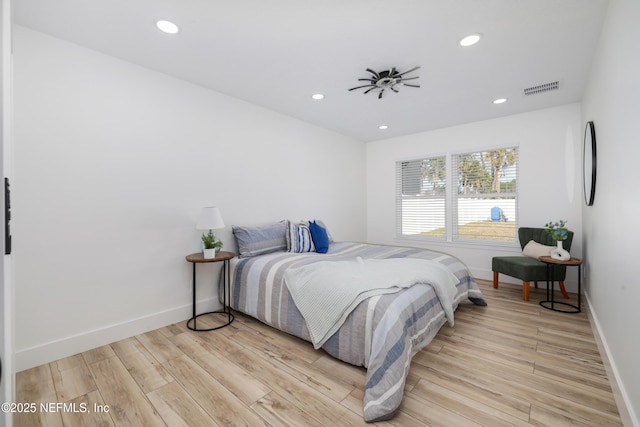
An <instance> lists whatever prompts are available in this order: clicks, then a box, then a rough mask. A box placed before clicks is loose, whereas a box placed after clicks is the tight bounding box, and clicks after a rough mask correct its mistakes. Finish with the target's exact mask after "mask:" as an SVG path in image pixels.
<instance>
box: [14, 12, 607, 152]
mask: <svg viewBox="0 0 640 427" xmlns="http://www.w3.org/2000/svg"><path fill="white" fill-rule="evenodd" d="M606 7H607V0H393V1H389V0H385V1H381V0H316V1H310V0H233V1H219V0H102V1H99V0H55V1H53V0H19V1H14V2H13V8H14V22H16V23H17V24H19V25H23V26H26V27H30V28H32V29H35V30H38V31H41V32H43V33H47V34H50V35H53V36H55V37H59V38H61V39H65V40H68V41H71V42H73V43H76V44H79V45H82V46H85V47H88V48H91V49H95V50H97V51H100V52H104V53H106V54H109V55H112V56H115V57H118V58H122V59H124V60H127V61H130V62H133V63H136V64H139V65H142V66H145V67H148V68H152V69H154V70H158V71H160V72H163V73H166V74H169V75H172V76H175V77H178V78H181V79H184V80H187V81H189V82H192V83H195V84H198V85H201V86H204V87H207V88H210V89H213V90H215V91H218V92H221V93H224V94H227V95H230V96H233V97H236V98H240V99H243V100H246V101H248V102H251V103H254V104H257V105H261V106H263V107H266V108H269V109H272V110H275V111H278V112H281V113H283V114H287V115H289V116H293V117H296V118H298V119H300V120H303V121H306V122H309V123H313V124H316V125H318V126H321V127H324V128H327V129H331V130H334V131H336V132H339V133H341V134H344V135H348V136H351V137H353V138H356V139H359V140H362V141H375V140H379V139H384V138H389V137H394V136H399V135H405V134H411V133H416V132H421V131H425V130H430V129H437V128H442V127H447V126H452V125H457V124H461V123H468V122H473V121H478V120H485V119H489V118H493V117H499V116H504V115H510V114H516V113H521V112H526V111H532V110H536V109H540V108H546V107H551V106H555V105H562V104H566V103H571V102H578V101H580V100H581V98H582V91H583V89H584V87H585V84H586V80H587V78H588V74H589V68H590V64H591V60H592V57H593V52H594V48H595V45H596V42H597V39H598V36H599V34H600V29H601V27H602V21H603V18H604V14H605V12H606ZM159 19H167V20H171V21H173V22H175V23H176V24H178V26H179V27H180V29H181V31H180V32H179V33H178V34H177V35H168V34H164V33H161V32H160V31H159V30H157V29H156V27H155V22H156V21H157V20H159ZM471 33H481V34H482V35H483V38H482V39H481V41H480V42H479V43H478V44H477V45H475V46H473V47H469V48H462V47H460V46H458V44H457V42H458V41H459V40H460V39H461V38H462V37H463V36H465V35H468V34H471ZM414 66H420V67H421V68H420V69H419V70H418V71H416V72H413V73H411V74H410V76H415V75H418V76H420V78H419V79H418V80H414V81H413V82H416V81H417V82H419V84H420V85H421V87H420V88H419V89H416V88H410V87H402V88H401V89H400V93H392V92H388V91H387V92H386V93H385V95H384V97H383V98H382V99H378V96H377V93H374V92H371V93H369V94H367V95H364V94H363V92H364V91H363V90H357V91H352V92H349V91H348V89H349V88H351V87H354V86H358V85H360V84H362V83H361V82H358V78H364V77H368V73H367V72H366V71H365V69H366V68H372V69H374V70H376V71H382V70H386V69H389V68H391V67H396V68H397V69H398V70H400V71H404V70H407V69H409V68H411V67H414ZM551 81H560V89H559V90H557V91H553V92H546V93H541V94H538V95H533V96H524V94H523V89H524V88H527V87H531V86H536V85H539V84H543V83H547V82H551ZM317 92H320V93H323V94H324V95H325V98H324V99H323V100H321V101H313V100H312V99H311V95H312V94H314V93H317ZM495 98H508V102H506V103H504V104H501V105H494V104H493V103H492V101H493V100H494V99H495ZM380 124H386V125H388V126H389V128H388V129H387V130H384V131H381V130H379V129H378V125H380Z"/></svg>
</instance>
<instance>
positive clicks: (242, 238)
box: [232, 220, 289, 258]
mask: <svg viewBox="0 0 640 427" xmlns="http://www.w3.org/2000/svg"><path fill="white" fill-rule="evenodd" d="M288 222H289V221H286V220H284V221H280V222H276V223H273V224H267V225H262V226H258V227H243V226H239V225H234V226H233V227H232V229H233V235H234V236H235V238H236V242H237V243H238V252H240V256H239V258H246V257H251V256H256V255H263V254H268V253H271V252H277V251H286V250H287V239H286V234H287V223H288Z"/></svg>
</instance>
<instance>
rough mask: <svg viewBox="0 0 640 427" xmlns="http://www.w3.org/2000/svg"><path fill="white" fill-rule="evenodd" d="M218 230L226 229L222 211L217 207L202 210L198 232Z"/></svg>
mask: <svg viewBox="0 0 640 427" xmlns="http://www.w3.org/2000/svg"><path fill="white" fill-rule="evenodd" d="M216 228H224V221H223V220H222V215H221V214H220V209H218V208H216V207H215V206H210V207H206V208H202V212H201V213H200V218H199V219H198V224H197V225H196V230H214V229H216Z"/></svg>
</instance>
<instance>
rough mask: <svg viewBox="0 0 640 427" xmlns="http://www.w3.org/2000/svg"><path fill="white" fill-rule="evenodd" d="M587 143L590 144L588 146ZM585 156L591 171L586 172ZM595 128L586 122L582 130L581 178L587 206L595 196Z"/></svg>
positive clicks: (591, 203) (590, 122)
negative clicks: (589, 158) (588, 160)
mask: <svg viewBox="0 0 640 427" xmlns="http://www.w3.org/2000/svg"><path fill="white" fill-rule="evenodd" d="M589 142H591V143H590V144H589ZM587 156H590V157H591V170H587V167H586V166H587V165H586V160H587V159H588V157H587ZM596 170H597V156H596V128H595V126H594V124H593V121H588V122H587V125H586V126H585V128H584V143H583V151H582V176H583V181H584V201H585V203H586V204H587V206H593V200H594V199H595V196H596Z"/></svg>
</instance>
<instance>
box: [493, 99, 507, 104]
mask: <svg viewBox="0 0 640 427" xmlns="http://www.w3.org/2000/svg"><path fill="white" fill-rule="evenodd" d="M505 102H507V98H498V99H494V100H493V103H494V104H504V103H505Z"/></svg>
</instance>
